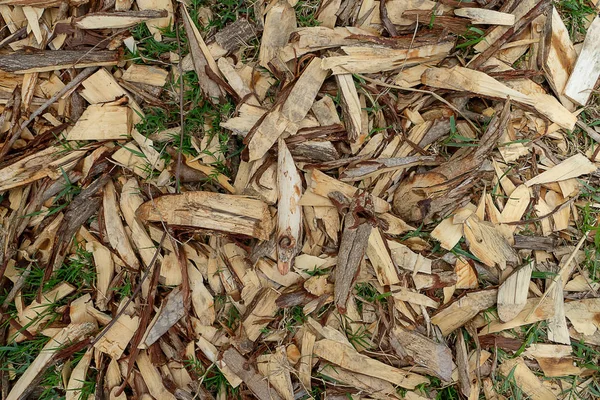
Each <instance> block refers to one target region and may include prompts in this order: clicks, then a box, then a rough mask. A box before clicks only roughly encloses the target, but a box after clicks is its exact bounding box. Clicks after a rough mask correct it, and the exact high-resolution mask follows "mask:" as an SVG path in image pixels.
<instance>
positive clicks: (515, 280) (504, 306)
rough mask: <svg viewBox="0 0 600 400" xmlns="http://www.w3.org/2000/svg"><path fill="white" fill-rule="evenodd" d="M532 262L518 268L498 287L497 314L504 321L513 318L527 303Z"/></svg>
mask: <svg viewBox="0 0 600 400" xmlns="http://www.w3.org/2000/svg"><path fill="white" fill-rule="evenodd" d="M532 271H533V262H530V263H528V264H527V265H525V266H523V267H521V268H519V269H518V270H517V271H516V272H514V273H513V274H512V275H511V276H509V277H508V278H506V280H505V281H504V282H502V285H500V287H499V288H498V307H497V308H498V316H499V317H500V320H502V321H504V322H508V321H511V320H512V319H513V318H515V317H516V316H517V315H518V314H519V313H520V312H521V310H522V309H523V308H524V307H525V305H526V304H527V294H528V293H529V282H530V280H531V272H532Z"/></svg>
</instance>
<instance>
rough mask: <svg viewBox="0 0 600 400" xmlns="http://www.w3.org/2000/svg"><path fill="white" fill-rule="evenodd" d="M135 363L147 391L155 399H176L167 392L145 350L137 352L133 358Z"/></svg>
mask: <svg viewBox="0 0 600 400" xmlns="http://www.w3.org/2000/svg"><path fill="white" fill-rule="evenodd" d="M135 364H136V365H137V367H138V368H139V370H140V374H141V375H142V378H143V379H144V382H146V386H147V387H148V391H149V392H150V394H152V396H153V397H154V398H155V399H166V400H175V399H176V397H175V396H174V395H173V394H172V393H171V392H169V391H168V390H167V388H166V387H165V385H164V384H163V379H162V377H161V375H160V372H159V371H158V369H157V368H156V366H154V365H153V364H152V361H150V357H149V356H148V353H147V352H146V350H142V351H140V352H139V354H138V356H137V358H136V359H135Z"/></svg>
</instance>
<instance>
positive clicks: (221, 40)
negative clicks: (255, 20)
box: [208, 18, 256, 58]
mask: <svg viewBox="0 0 600 400" xmlns="http://www.w3.org/2000/svg"><path fill="white" fill-rule="evenodd" d="M255 36H256V31H255V28H254V26H253V25H252V24H251V23H250V22H248V20H247V19H246V18H238V19H236V20H235V21H234V22H232V23H231V24H229V25H227V26H226V27H225V28H223V29H221V30H220V31H219V32H217V33H216V34H215V36H214V38H213V39H214V41H213V42H211V43H209V44H208V49H209V50H210V53H211V54H212V55H213V57H215V58H220V57H223V56H225V55H227V54H230V53H233V52H234V51H236V50H237V49H239V48H240V47H242V46H245V45H246V44H247V43H248V42H249V41H250V40H252V39H253V38H254V37H255Z"/></svg>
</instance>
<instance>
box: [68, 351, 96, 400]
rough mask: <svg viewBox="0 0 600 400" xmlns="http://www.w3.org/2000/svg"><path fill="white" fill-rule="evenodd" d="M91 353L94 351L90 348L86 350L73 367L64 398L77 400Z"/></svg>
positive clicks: (90, 359)
mask: <svg viewBox="0 0 600 400" xmlns="http://www.w3.org/2000/svg"><path fill="white" fill-rule="evenodd" d="M93 354H94V353H93V352H92V351H91V350H87V351H86V352H85V354H84V355H83V357H81V360H79V362H78V363H77V365H76V366H75V368H73V371H72V372H71V376H70V377H69V383H68V385H67V389H66V394H65V399H66V400H78V399H79V398H80V397H81V395H82V389H83V385H84V383H85V378H86V375H87V371H88V368H89V366H90V363H91V361H92V356H93Z"/></svg>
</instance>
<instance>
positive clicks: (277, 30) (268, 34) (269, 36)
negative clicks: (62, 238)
mask: <svg viewBox="0 0 600 400" xmlns="http://www.w3.org/2000/svg"><path fill="white" fill-rule="evenodd" d="M294 29H296V13H295V12H294V9H293V7H292V6H291V5H290V4H289V3H288V2H287V1H285V0H278V1H276V2H275V5H274V6H273V7H271V9H270V10H269V11H268V12H267V15H266V17H265V22H264V31H263V36H262V40H261V43H260V51H259V53H258V60H259V61H258V63H259V64H260V65H261V66H262V67H264V68H267V69H269V70H270V69H271V65H270V64H269V63H270V62H271V60H273V58H275V57H279V52H280V51H281V49H282V48H283V47H284V46H285V45H286V44H287V42H288V38H289V36H290V34H291V33H292V32H293V30H294Z"/></svg>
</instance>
